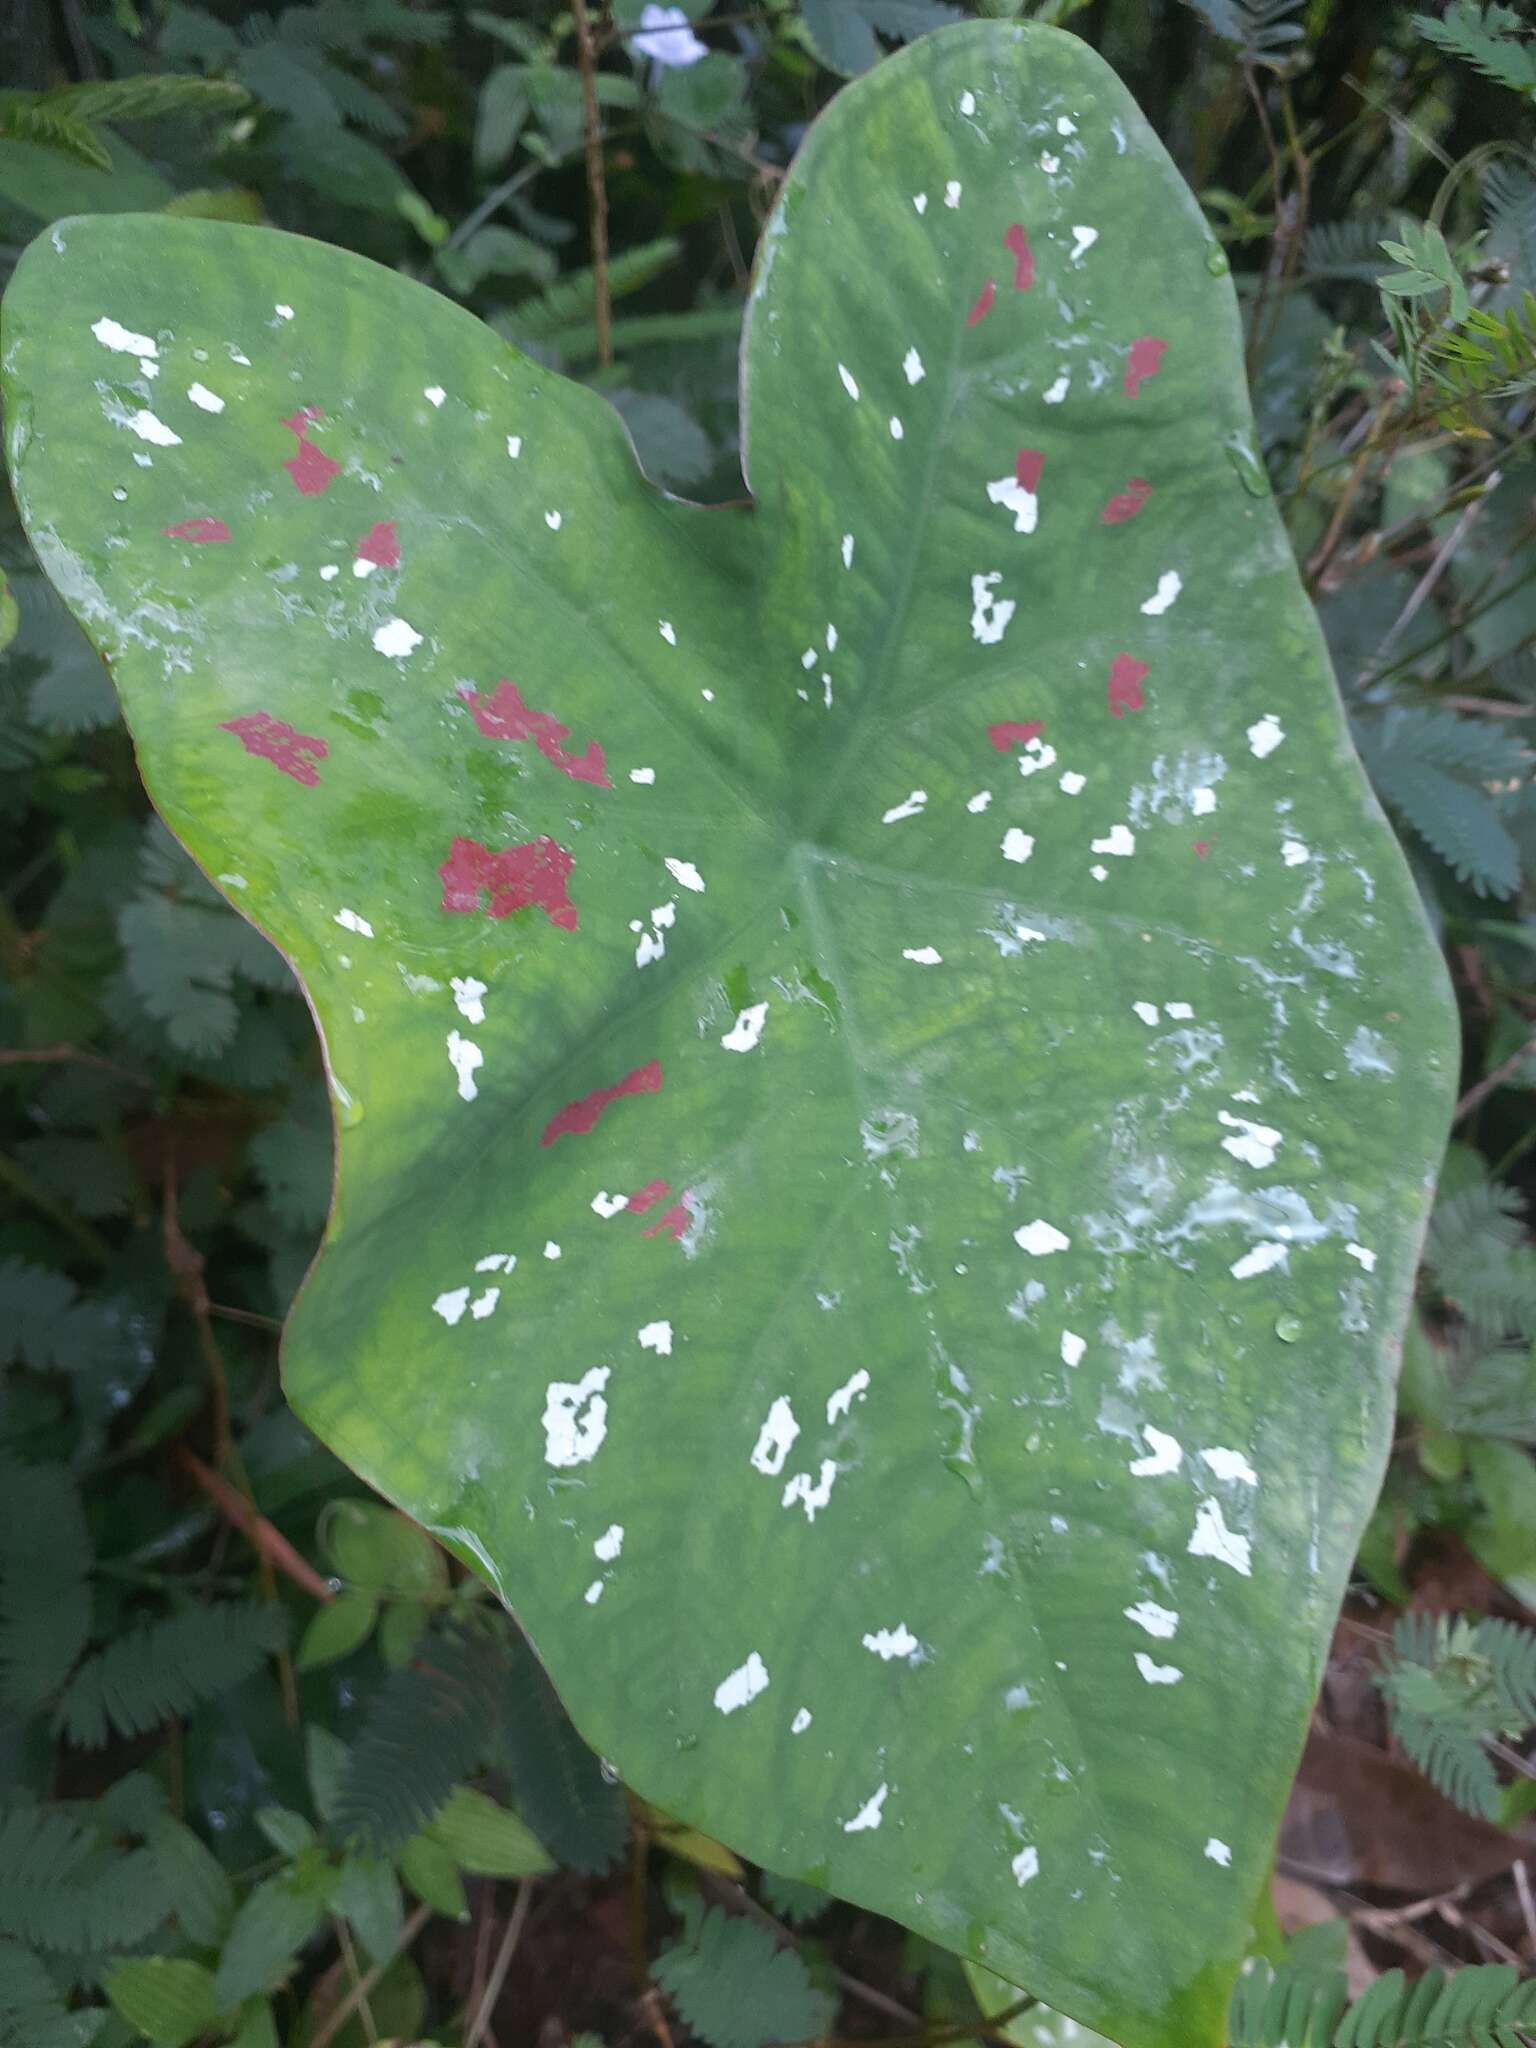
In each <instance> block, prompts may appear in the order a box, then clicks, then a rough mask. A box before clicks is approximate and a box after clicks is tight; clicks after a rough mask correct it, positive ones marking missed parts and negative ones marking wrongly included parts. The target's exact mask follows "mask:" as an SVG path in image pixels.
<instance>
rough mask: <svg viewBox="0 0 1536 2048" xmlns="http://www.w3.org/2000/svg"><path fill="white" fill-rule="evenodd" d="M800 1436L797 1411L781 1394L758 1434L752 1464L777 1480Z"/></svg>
mask: <svg viewBox="0 0 1536 2048" xmlns="http://www.w3.org/2000/svg"><path fill="white" fill-rule="evenodd" d="M799 1434H800V1425H799V1423H798V1422H796V1420H795V1411H794V1409H793V1408H791V1407H790V1405H789V1401H788V1399H787V1397H786V1396H785V1395H783V1394H780V1395H779V1396H778V1397H777V1398H776V1399H775V1401H774V1403H773V1405H772V1407H770V1409H769V1410H768V1416H767V1420H766V1421H765V1422H764V1423H763V1426H762V1428H761V1429H760V1430H759V1431H758V1433H757V1442H756V1444H755V1445H754V1446H753V1450H752V1458H751V1463H752V1465H753V1466H754V1467H755V1469H756V1470H757V1471H759V1472H766V1473H767V1475H768V1477H769V1478H770V1479H777V1478H778V1476H779V1474H780V1473H781V1472H782V1471H783V1470H784V1461H785V1459H786V1458H787V1457H788V1456H789V1453H790V1449H791V1447H792V1446H793V1444H794V1441H795V1438H796V1437H797V1436H798V1435H799Z"/></svg>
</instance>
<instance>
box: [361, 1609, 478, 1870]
mask: <svg viewBox="0 0 1536 2048" xmlns="http://www.w3.org/2000/svg"><path fill="white" fill-rule="evenodd" d="M502 1675H503V1674H502V1665H501V1658H500V1655H499V1647H498V1644H497V1641H496V1638H495V1636H494V1635H492V1634H491V1633H490V1632H489V1631H488V1630H484V1629H480V1628H475V1629H462V1630H461V1629H444V1630H440V1631H436V1632H434V1633H432V1634H429V1635H427V1636H425V1637H424V1638H423V1639H422V1640H421V1641H420V1642H419V1643H418V1644H417V1646H416V1651H415V1655H414V1657H413V1659H412V1661H411V1663H410V1664H408V1665H407V1666H406V1667H405V1668H404V1669H403V1670H400V1671H393V1672H391V1673H390V1675H389V1677H388V1678H386V1679H385V1681H384V1683H383V1685H382V1686H381V1687H380V1689H379V1691H378V1692H377V1693H376V1694H375V1696H374V1699H373V1702H372V1704H371V1705H370V1707H369V1710H368V1715H367V1718H366V1720H365V1721H364V1723H363V1727H362V1732H361V1733H360V1734H359V1736H358V1738H357V1740H356V1741H355V1742H354V1743H353V1745H352V1753H351V1757H350V1759H349V1762H348V1765H347V1771H346V1775H345V1777H344V1778H343V1779H342V1782H341V1785H340V1788H339V1790H338V1794H337V1800H336V1814H335V1828H336V1831H337V1833H338V1835H339V1836H340V1838H341V1839H342V1840H343V1841H349V1842H356V1843H358V1844H359V1845H360V1846H361V1847H363V1848H364V1849H366V1850H368V1851H369V1852H370V1853H372V1854H374V1855H387V1854H388V1853H389V1852H390V1850H392V1849H397V1848H398V1847H399V1846H400V1844H401V1843H402V1842H404V1841H406V1840H407V1839H408V1838H409V1837H410V1836H411V1835H413V1834H415V1833H416V1832H417V1830H418V1829H420V1828H421V1827H423V1826H424V1825H425V1824H426V1823H427V1822H428V1821H429V1820H431V1819H432V1818H433V1816H434V1815H435V1814H437V1813H438V1812H439V1811H440V1810H441V1809H442V1807H443V1806H444V1804H445V1803H446V1801H447V1799H448V1795H449V1793H450V1792H451V1791H452V1790H453V1788H454V1786H455V1785H457V1784H459V1783H460V1782H461V1780H463V1779H465V1778H468V1777H470V1776H472V1775H473V1774H474V1772H475V1771H476V1770H477V1769H478V1768H479V1767H480V1765H481V1763H482V1762H483V1760H484V1758H485V1756H486V1754H487V1752H488V1751H490V1750H491V1749H492V1748H493V1747H494V1744H495V1740H496V1727H497V1720H498V1714H499V1708H500V1704H501V1679H502Z"/></svg>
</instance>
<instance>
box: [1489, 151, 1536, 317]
mask: <svg viewBox="0 0 1536 2048" xmlns="http://www.w3.org/2000/svg"><path fill="white" fill-rule="evenodd" d="M1483 204H1484V207H1485V209H1486V212H1487V218H1488V240H1487V243H1486V245H1485V246H1486V248H1487V252H1488V254H1489V255H1490V256H1492V257H1495V258H1497V259H1498V260H1499V261H1501V262H1503V263H1506V264H1507V265H1508V266H1509V272H1510V281H1511V283H1512V284H1514V285H1516V286H1519V287H1522V288H1524V289H1526V290H1536V176H1533V175H1532V174H1531V172H1530V171H1528V170H1526V169H1524V168H1523V167H1522V166H1520V165H1517V164H1511V163H1506V162H1505V160H1504V159H1503V158H1502V157H1495V158H1494V160H1493V162H1492V163H1491V164H1490V165H1489V166H1488V169H1487V172H1486V174H1485V176H1484V179H1483Z"/></svg>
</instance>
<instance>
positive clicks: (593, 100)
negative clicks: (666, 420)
mask: <svg viewBox="0 0 1536 2048" xmlns="http://www.w3.org/2000/svg"><path fill="white" fill-rule="evenodd" d="M571 19H572V21H573V23H574V24H575V28H576V70H577V75H578V76H579V78H580V80H581V138H582V150H583V154H584V155H585V157H586V160H587V208H588V215H589V219H590V223H591V233H592V326H593V330H594V332H595V334H596V337H597V362H598V367H599V369H603V370H606V369H607V368H608V366H609V364H610V363H612V361H613V301H612V298H611V297H610V295H609V290H608V187H607V185H606V184H605V183H604V182H603V130H602V123H601V120H600V118H599V115H598V111H597V52H596V51H595V50H594V48H593V47H592V23H591V19H590V18H589V16H588V14H587V0H571Z"/></svg>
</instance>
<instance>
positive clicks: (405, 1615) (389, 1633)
mask: <svg viewBox="0 0 1536 2048" xmlns="http://www.w3.org/2000/svg"><path fill="white" fill-rule="evenodd" d="M426 1625H427V1609H426V1607H425V1606H424V1605H423V1604H422V1602H421V1601H419V1600H390V1601H387V1602H386V1603H385V1606H384V1612H383V1617H382V1619H381V1620H380V1622H379V1639H378V1647H379V1655H380V1657H381V1658H382V1659H383V1661H384V1663H385V1665H386V1666H387V1667H388V1668H389V1670H391V1671H399V1670H400V1669H401V1668H402V1667H403V1666H404V1665H406V1664H409V1663H410V1661H411V1658H412V1656H413V1655H414V1654H415V1650H416V1645H417V1643H418V1642H419V1641H420V1640H421V1632H422V1630H423V1629H424V1628H425V1627H426Z"/></svg>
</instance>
